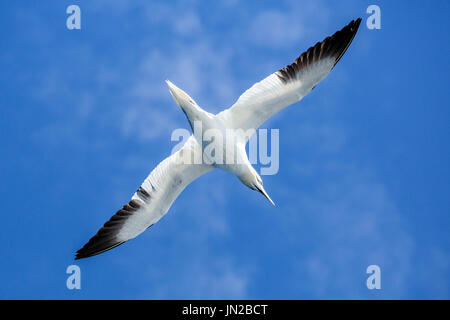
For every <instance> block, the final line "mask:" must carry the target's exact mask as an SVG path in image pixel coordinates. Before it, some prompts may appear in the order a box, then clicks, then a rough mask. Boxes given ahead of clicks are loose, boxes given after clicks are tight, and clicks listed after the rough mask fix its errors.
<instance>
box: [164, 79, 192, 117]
mask: <svg viewBox="0 0 450 320" xmlns="http://www.w3.org/2000/svg"><path fill="white" fill-rule="evenodd" d="M166 83H167V85H168V86H169V90H170V93H171V94H172V97H173V98H174V100H175V102H176V103H177V104H178V106H179V107H180V108H181V109H183V110H185V109H186V107H188V106H196V105H197V103H196V102H195V101H194V99H192V98H191V97H190V96H189V95H188V94H187V93H186V92H184V91H183V90H181V89H180V88H178V87H177V86H176V85H174V84H173V83H172V82H170V81H169V80H166Z"/></svg>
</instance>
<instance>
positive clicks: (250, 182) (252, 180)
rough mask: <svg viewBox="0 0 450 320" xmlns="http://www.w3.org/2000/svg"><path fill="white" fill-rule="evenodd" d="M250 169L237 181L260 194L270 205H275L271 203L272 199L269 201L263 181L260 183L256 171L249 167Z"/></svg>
mask: <svg viewBox="0 0 450 320" xmlns="http://www.w3.org/2000/svg"><path fill="white" fill-rule="evenodd" d="M250 168H251V169H250V171H247V172H246V173H245V174H243V175H241V176H239V179H240V180H241V181H242V183H243V184H245V185H246V186H247V187H249V188H250V189H252V190H256V191H258V192H260V193H261V194H262V195H263V196H264V197H266V198H267V200H269V201H270V203H271V204H273V205H275V203H273V201H272V199H270V197H269V195H268V194H267V192H266V190H264V187H263V181H262V179H261V177H260V176H259V174H258V173H257V172H256V170H255V169H254V168H253V167H250Z"/></svg>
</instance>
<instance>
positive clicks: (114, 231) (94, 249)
mask: <svg viewBox="0 0 450 320" xmlns="http://www.w3.org/2000/svg"><path fill="white" fill-rule="evenodd" d="M138 193H141V194H142V195H143V196H145V197H147V198H149V197H150V194H149V193H148V192H147V191H145V190H144V189H142V188H140V189H139V190H138ZM142 204H143V201H139V200H135V199H132V200H131V201H130V202H128V203H127V204H126V205H124V206H123V207H122V209H120V210H119V211H117V212H116V214H115V215H113V216H112V217H111V219H109V221H107V222H106V223H105V224H104V225H103V227H102V228H100V230H98V232H97V233H96V234H95V235H94V236H93V237H92V238H91V239H90V240H89V241H88V243H86V244H85V245H84V246H83V248H81V249H80V250H78V251H77V252H76V254H75V260H79V259H83V258H88V257H92V256H96V255H98V254H100V253H103V252H105V251H108V250H111V249H113V248H115V247H117V246H120V245H121V244H122V243H124V242H126V241H127V240H128V239H127V240H124V239H120V238H118V237H117V235H118V233H119V232H120V230H121V228H122V227H123V225H124V223H125V222H126V220H127V219H128V218H130V217H131V216H132V215H133V214H134V213H135V212H136V211H137V210H139V208H140V207H141V206H142Z"/></svg>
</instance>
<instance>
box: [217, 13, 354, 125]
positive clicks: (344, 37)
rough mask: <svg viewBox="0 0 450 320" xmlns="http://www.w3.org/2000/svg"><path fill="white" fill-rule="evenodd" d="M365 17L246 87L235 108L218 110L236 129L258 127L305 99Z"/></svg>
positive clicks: (227, 122)
mask: <svg viewBox="0 0 450 320" xmlns="http://www.w3.org/2000/svg"><path fill="white" fill-rule="evenodd" d="M360 23H361V18H358V19H356V20H353V21H351V22H350V23H349V24H348V25H347V26H345V27H344V28H343V29H342V30H339V31H337V32H336V33H335V34H333V35H332V36H330V37H327V38H325V39H324V40H323V41H322V42H318V43H317V44H316V45H315V46H314V47H311V48H309V49H308V50H307V51H305V52H304V53H302V54H301V55H300V56H299V57H298V58H297V60H295V62H294V63H293V64H291V65H288V66H287V67H285V68H283V69H281V70H279V71H277V72H275V73H272V74H271V75H270V76H268V77H267V78H265V79H264V80H262V81H260V82H258V83H256V84H254V85H253V86H252V87H251V88H250V89H248V90H247V91H245V92H244V93H243V94H242V95H241V96H240V97H239V99H238V100H237V101H236V103H235V104H234V105H233V106H231V108H229V109H227V110H224V111H222V112H221V113H219V114H218V117H220V118H221V119H222V120H223V121H224V122H225V123H226V124H227V125H228V126H229V127H231V128H234V129H244V130H249V129H254V130H256V129H258V127H259V126H260V125H261V124H262V123H263V122H264V121H266V120H267V119H268V118H270V117H271V116H272V115H274V114H275V113H276V112H278V111H280V110H281V109H283V108H285V107H287V106H289V105H291V104H293V103H294V102H297V101H299V100H301V99H302V98H303V97H304V96H306V95H307V94H308V93H309V92H310V91H311V90H312V89H314V87H315V86H316V85H317V84H318V83H319V82H320V81H321V80H322V79H324V78H325V77H326V76H327V75H328V73H329V72H330V71H331V70H332V69H333V67H334V66H335V65H336V63H337V62H338V61H339V59H340V58H341V57H342V55H343V54H344V53H345V51H346V50H347V48H348V46H349V45H350V43H351V42H352V40H353V38H354V37H355V34H356V32H357V31H358V27H359V24H360Z"/></svg>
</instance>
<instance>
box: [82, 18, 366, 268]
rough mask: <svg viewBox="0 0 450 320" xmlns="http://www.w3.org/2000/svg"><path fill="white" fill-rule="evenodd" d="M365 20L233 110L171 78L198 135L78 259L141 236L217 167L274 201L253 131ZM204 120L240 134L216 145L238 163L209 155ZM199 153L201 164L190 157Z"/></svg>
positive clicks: (302, 90) (305, 88)
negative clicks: (252, 144)
mask: <svg viewBox="0 0 450 320" xmlns="http://www.w3.org/2000/svg"><path fill="white" fill-rule="evenodd" d="M360 23H361V18H358V19H356V20H352V21H351V22H350V23H349V24H348V25H347V26H345V27H344V28H342V29H341V30H339V31H337V32H336V33H334V34H333V35H332V36H329V37H327V38H325V39H324V40H323V41H321V42H318V43H316V45H314V46H313V47H310V48H309V49H308V50H306V51H305V52H303V53H302V54H301V55H300V56H299V57H298V58H297V59H296V60H295V61H294V63H292V64H290V65H288V66H286V67H285V68H282V69H280V70H278V71H277V72H275V73H272V74H271V75H269V76H268V77H267V78H265V79H264V80H262V81H260V82H258V83H256V84H254V85H253V86H252V87H251V88H250V89H248V90H247V91H245V92H244V93H243V94H242V95H241V96H240V97H239V99H238V100H237V101H236V102H235V103H234V104H233V105H232V106H231V107H230V108H229V109H226V110H224V111H222V112H220V113H218V114H216V115H214V114H211V113H209V112H207V111H205V110H203V109H202V108H201V107H200V106H199V105H198V104H197V103H196V102H195V101H194V99H192V98H191V97H190V96H189V95H188V94H187V93H186V92H184V91H183V90H181V89H180V88H178V87H177V86H175V85H174V84H173V83H172V82H170V81H166V82H167V85H168V87H169V90H170V93H171V94H172V96H173V98H174V100H175V102H176V103H177V105H178V106H179V107H180V108H181V110H182V111H183V112H184V113H185V115H186V118H187V120H188V122H189V124H190V126H191V128H192V130H193V134H192V135H191V136H190V138H189V139H188V140H187V141H186V143H185V144H184V146H183V147H182V148H181V149H180V150H178V151H177V152H175V153H173V154H172V155H171V156H169V157H167V158H166V159H165V160H163V161H162V162H161V163H159V164H158V166H157V167H156V168H155V169H153V171H152V172H151V173H150V175H149V176H148V177H147V178H146V179H145V181H144V182H143V183H142V185H141V186H140V187H139V189H138V190H137V191H136V192H135V193H134V194H133V196H132V198H131V200H130V202H128V203H127V204H126V205H124V206H123V207H122V209H120V210H119V211H117V213H116V214H115V215H113V216H112V217H111V219H110V220H109V221H107V222H106V223H105V224H104V225H103V227H102V228H101V229H100V230H98V232H97V234H95V235H94V236H93V237H92V238H91V239H90V240H89V242H88V243H86V244H85V245H84V246H83V247H82V248H81V249H80V250H78V251H77V253H76V255H75V259H81V258H86V257H91V256H94V255H97V254H100V253H102V252H105V251H107V250H110V249H112V248H115V247H117V246H119V245H121V244H122V243H124V242H126V241H128V240H130V239H133V238H135V237H136V236H138V235H139V234H141V233H142V232H144V231H145V230H146V229H147V228H149V227H151V226H152V225H154V224H155V223H156V222H158V221H159V220H160V219H161V218H162V217H163V216H164V215H165V214H166V213H167V211H168V210H169V208H170V206H171V205H172V203H173V202H174V201H175V199H176V198H177V197H178V195H179V194H180V193H181V192H182V191H183V190H184V188H186V186H187V185H188V184H189V183H191V182H192V181H193V180H195V179H197V178H198V177H200V176H201V175H203V174H205V173H207V172H209V171H211V170H213V169H214V168H220V169H223V170H226V171H228V172H230V173H231V174H234V175H235V176H237V177H238V178H239V180H240V181H241V182H242V183H243V184H244V185H246V186H247V187H249V188H250V189H252V190H256V191H258V192H260V193H261V194H262V195H263V196H264V197H266V198H267V199H268V200H269V201H270V203H272V204H274V203H273V201H272V199H271V198H270V197H269V195H268V194H267V192H266V191H265V189H264V187H263V181H262V179H261V177H260V176H259V174H258V173H257V172H256V170H255V169H254V168H253V166H252V165H251V164H250V162H249V160H248V157H247V154H246V151H245V145H246V143H247V141H248V138H249V134H248V133H249V132H250V133H251V132H254V131H255V130H256V129H257V128H258V127H259V126H260V125H261V124H262V123H263V122H265V121H266V120H267V119H268V118H270V117H271V116H272V115H274V114H275V113H277V112H278V111H280V110H282V109H284V108H285V107H287V106H289V105H291V104H293V103H295V102H297V101H300V100H301V99H302V98H303V97H304V96H306V95H307V94H308V93H309V92H310V91H311V90H312V89H314V88H315V87H316V85H317V84H318V83H319V82H320V81H321V80H323V79H324V78H325V77H326V76H327V75H328V73H329V72H330V71H331V70H332V69H333V68H334V66H335V65H336V63H337V62H338V61H339V60H340V59H341V58H342V56H343V54H344V53H345V51H346V50H347V48H348V47H349V45H350V43H351V42H352V40H353V38H354V37H355V35H356V32H357V31H358V27H359V25H360ZM198 124H200V125H201V126H202V129H203V131H205V130H208V129H210V130H215V131H217V132H219V133H223V134H225V131H230V132H234V133H233V136H232V138H233V139H232V140H231V141H233V143H232V145H231V146H230V145H228V144H226V143H225V144H222V145H216V148H222V149H223V150H222V151H223V158H224V159H225V158H227V157H229V158H230V159H233V161H218V160H217V158H214V159H212V157H211V156H205V152H204V151H205V141H204V140H203V139H204V137H203V136H201V135H200V136H199V135H197V134H196V132H195V127H196V125H198ZM227 139H228V138H227ZM228 141H229V140H227V142H228ZM199 154H200V155H201V161H200V162H199V163H195V161H190V162H189V161H185V160H186V159H191V160H192V159H194V158H195V156H198V155H199ZM225 160H226V159H225Z"/></svg>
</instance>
